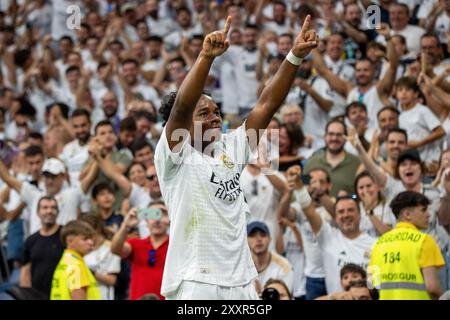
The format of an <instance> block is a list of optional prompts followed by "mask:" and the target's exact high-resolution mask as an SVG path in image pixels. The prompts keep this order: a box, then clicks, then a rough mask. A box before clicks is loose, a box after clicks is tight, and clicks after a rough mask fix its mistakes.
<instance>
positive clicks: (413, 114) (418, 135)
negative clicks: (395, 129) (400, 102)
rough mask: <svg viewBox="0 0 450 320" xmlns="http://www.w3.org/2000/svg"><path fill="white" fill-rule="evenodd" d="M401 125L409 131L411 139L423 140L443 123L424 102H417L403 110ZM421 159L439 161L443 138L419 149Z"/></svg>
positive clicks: (400, 117)
mask: <svg viewBox="0 0 450 320" xmlns="http://www.w3.org/2000/svg"><path fill="white" fill-rule="evenodd" d="M398 120H399V126H400V128H402V129H405V130H406V132H407V133H408V140H409V141H418V140H423V139H425V138H426V137H428V136H429V135H430V133H431V131H433V130H434V129H436V128H437V127H439V126H440V125H441V122H440V121H439V119H438V118H437V117H436V116H435V115H434V114H433V112H431V110H430V109H428V108H427V107H426V106H424V105H423V104H420V103H418V104H416V105H415V106H414V107H413V108H411V109H409V110H402V111H401V113H400V116H399V118H398ZM417 150H418V151H419V152H420V159H422V161H424V162H426V163H429V162H431V161H433V160H436V161H439V157H440V155H441V150H442V139H439V140H437V141H434V142H432V143H428V144H426V145H424V146H422V147H420V148H418V149H417Z"/></svg>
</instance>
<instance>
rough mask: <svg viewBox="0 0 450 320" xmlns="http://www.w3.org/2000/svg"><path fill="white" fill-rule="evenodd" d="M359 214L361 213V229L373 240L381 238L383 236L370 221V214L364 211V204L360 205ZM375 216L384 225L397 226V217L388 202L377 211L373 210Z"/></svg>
mask: <svg viewBox="0 0 450 320" xmlns="http://www.w3.org/2000/svg"><path fill="white" fill-rule="evenodd" d="M359 212H360V213H361V221H360V223H359V229H360V230H361V231H362V232H365V233H367V234H368V235H369V236H371V237H373V238H378V237H380V236H381V235H380V234H378V232H377V231H376V229H375V226H374V225H373V223H372V221H371V220H370V218H369V216H368V213H367V212H366V210H365V209H364V206H363V204H362V202H361V203H360V204H359ZM373 215H374V216H375V217H377V218H378V219H380V221H381V222H382V223H384V224H386V225H388V226H390V227H395V225H396V224H397V219H395V216H394V214H393V213H392V210H391V208H390V207H389V202H387V201H385V202H382V203H380V204H378V205H377V206H376V207H375V209H373Z"/></svg>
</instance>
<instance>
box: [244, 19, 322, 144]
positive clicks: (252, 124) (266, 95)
mask: <svg viewBox="0 0 450 320" xmlns="http://www.w3.org/2000/svg"><path fill="white" fill-rule="evenodd" d="M310 25H311V16H310V15H308V16H307V17H306V19H305V22H304V23H303V26H302V30H301V31H300V33H299V35H298V36H297V38H296V39H295V43H294V46H293V48H292V50H291V51H290V52H289V54H288V55H287V57H286V59H285V60H284V61H283V63H282V64H281V67H280V69H278V71H277V73H276V74H275V76H274V78H273V79H272V81H270V83H269V84H268V85H267V86H266V87H265V88H264V90H263V92H262V93H261V96H260V97H259V99H258V101H257V102H256V106H255V108H254V109H253V110H252V112H251V113H250V115H249V116H248V119H247V124H246V129H247V130H249V129H255V130H259V129H265V128H267V126H268V125H269V122H270V120H271V119H272V117H273V115H274V114H275V112H276V111H277V110H278V108H279V107H280V105H281V104H282V103H283V101H284V99H286V96H287V94H288V93H289V90H290V89H291V86H292V83H293V82H294V79H295V74H296V72H297V69H298V66H299V65H300V63H301V60H302V59H303V58H304V57H306V56H307V55H308V54H309V53H310V52H311V50H312V49H314V48H315V47H317V45H318V36H317V35H316V32H315V31H314V30H310ZM247 133H248V134H249V131H247ZM258 139H259V137H258ZM250 140H252V139H250ZM251 142H252V141H251ZM252 147H254V146H252Z"/></svg>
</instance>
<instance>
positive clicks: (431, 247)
mask: <svg viewBox="0 0 450 320" xmlns="http://www.w3.org/2000/svg"><path fill="white" fill-rule="evenodd" d="M419 265H420V268H427V267H437V268H439V267H442V266H444V265H445V261H444V257H443V256H442V253H441V250H440V249H439V247H438V245H437V243H436V242H435V241H434V239H433V238H432V237H431V236H429V235H426V236H425V239H424V240H423V243H422V249H421V252H420V257H419Z"/></svg>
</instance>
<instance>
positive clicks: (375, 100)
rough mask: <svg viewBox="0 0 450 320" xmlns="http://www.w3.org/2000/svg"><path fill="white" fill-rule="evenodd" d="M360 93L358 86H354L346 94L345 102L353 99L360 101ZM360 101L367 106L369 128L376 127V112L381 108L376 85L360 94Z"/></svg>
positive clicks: (350, 101) (381, 104) (348, 102)
mask: <svg viewBox="0 0 450 320" xmlns="http://www.w3.org/2000/svg"><path fill="white" fill-rule="evenodd" d="M360 96H361V93H360V91H359V88H358V87H354V88H353V89H352V90H351V91H350V92H349V94H348V96H347V104H350V103H352V102H354V101H360ZM362 102H363V103H364V104H365V105H366V107H367V117H368V118H369V124H368V127H369V129H375V128H378V120H377V114H378V111H380V110H381V108H383V102H382V101H381V98H380V95H379V94H378V90H377V87H376V85H373V86H372V88H370V89H369V90H368V91H367V92H366V93H365V94H363V95H362Z"/></svg>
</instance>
